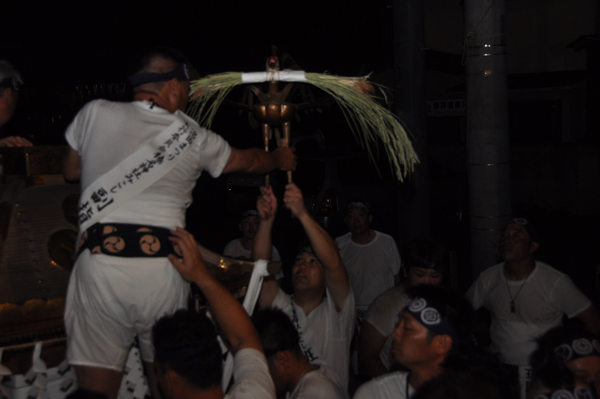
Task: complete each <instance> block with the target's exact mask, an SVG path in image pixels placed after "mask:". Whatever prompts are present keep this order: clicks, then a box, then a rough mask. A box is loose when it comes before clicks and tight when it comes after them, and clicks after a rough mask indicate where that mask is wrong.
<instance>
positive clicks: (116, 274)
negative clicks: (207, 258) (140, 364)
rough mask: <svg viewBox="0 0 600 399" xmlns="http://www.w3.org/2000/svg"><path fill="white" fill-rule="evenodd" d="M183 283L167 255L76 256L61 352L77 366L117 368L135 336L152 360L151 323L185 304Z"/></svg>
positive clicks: (143, 353) (146, 358)
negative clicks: (129, 256) (65, 342)
mask: <svg viewBox="0 0 600 399" xmlns="http://www.w3.org/2000/svg"><path fill="white" fill-rule="evenodd" d="M188 288H189V287H188V284H187V283H186V282H185V280H183V278H181V276H180V275H179V273H178V272H177V270H175V268H174V267H173V266H172V265H171V263H170V262H169V260H168V259H167V258H121V257H115V256H108V255H102V254H100V255H91V254H90V251H89V250H85V251H83V252H82V253H81V254H80V255H79V257H78V258H77V262H76V263H75V268H74V269H73V271H72V274H71V279H70V281H69V288H68V291H67V303H66V309H65V326H66V330H67V358H68V359H69V363H70V364H72V365H77V366H91V367H102V368H109V369H113V370H117V371H122V370H123V367H124V365H125V361H126V360H127V354H128V352H129V349H130V347H131V345H132V344H133V341H134V339H135V337H136V336H137V337H138V341H139V345H140V352H141V357H142V360H144V361H145V362H152V361H153V360H154V349H153V347H152V326H153V325H154V323H155V322H156V320H158V319H159V318H161V317H162V316H164V315H170V314H172V313H174V312H175V311H176V310H177V309H181V308H183V307H185V305H186V298H187V294H188Z"/></svg>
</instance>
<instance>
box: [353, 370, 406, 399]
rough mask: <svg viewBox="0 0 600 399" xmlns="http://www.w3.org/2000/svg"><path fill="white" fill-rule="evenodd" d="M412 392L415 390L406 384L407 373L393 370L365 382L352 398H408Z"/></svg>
mask: <svg viewBox="0 0 600 399" xmlns="http://www.w3.org/2000/svg"><path fill="white" fill-rule="evenodd" d="M407 391H408V397H407V396H406V392H407ZM414 393H415V390H414V389H413V387H412V386H410V384H408V373H407V372H404V371H395V372H393V373H388V374H384V375H381V376H379V377H376V378H373V379H372V380H371V381H367V382H365V383H364V384H362V385H361V386H360V387H358V390H357V391H356V393H355V394H354V397H353V399H408V398H410V397H411V396H412V395H413V394H414Z"/></svg>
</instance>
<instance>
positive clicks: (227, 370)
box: [219, 259, 269, 392]
mask: <svg viewBox="0 0 600 399" xmlns="http://www.w3.org/2000/svg"><path fill="white" fill-rule="evenodd" d="M268 264H269V262H267V261H266V260H262V259H259V260H257V261H255V262H254V269H252V276H251V277H250V282H249V283H248V288H247V289H246V296H245V297H244V303H243V304H242V306H243V307H244V309H245V310H246V313H248V315H249V316H252V311H253V310H254V306H255V305H256V301H257V300H258V296H259V294H260V290H261V288H262V282H263V279H264V278H265V277H266V276H268V275H269V272H268V271H267V265H268ZM219 342H220V343H221V349H222V350H223V352H225V351H227V347H226V346H225V344H224V343H223V341H222V340H221V337H219ZM232 375H233V355H232V354H231V352H228V353H227V360H226V361H225V366H224V368H223V379H222V386H223V392H226V391H227V387H228V386H229V382H230V381H231V376H232Z"/></svg>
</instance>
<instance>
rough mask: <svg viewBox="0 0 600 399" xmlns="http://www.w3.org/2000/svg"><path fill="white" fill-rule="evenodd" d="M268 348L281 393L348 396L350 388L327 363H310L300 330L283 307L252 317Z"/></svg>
mask: <svg viewBox="0 0 600 399" xmlns="http://www.w3.org/2000/svg"><path fill="white" fill-rule="evenodd" d="M252 322H253V323H254V326H255V327H256V330H257V331H258V335H259V336H260V341H261V344H262V345H263V348H264V350H265V356H266V357H267V363H268V364H269V372H270V373H271V377H272V378H273V382H274V383H275V389H276V391H277V393H278V394H284V393H287V394H288V395H289V396H288V399H347V398H348V394H347V393H346V389H344V388H342V385H341V384H342V383H341V381H340V380H339V377H338V376H337V374H336V373H335V372H334V371H333V370H332V369H331V368H330V367H329V366H327V365H325V364H323V363H320V362H315V363H310V362H309V361H308V360H307V359H306V358H305V357H304V354H303V353H302V351H301V350H300V338H299V336H298V331H297V330H296V328H295V327H294V325H293V324H292V321H291V320H290V318H289V317H288V316H287V315H286V314H285V313H283V312H282V311H281V310H279V309H275V308H272V309H264V310H261V311H259V312H258V313H256V314H255V315H254V316H252Z"/></svg>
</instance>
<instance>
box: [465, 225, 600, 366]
mask: <svg viewBox="0 0 600 399" xmlns="http://www.w3.org/2000/svg"><path fill="white" fill-rule="evenodd" d="M539 245H540V244H539V236H538V233H537V230H536V229H535V227H534V226H533V225H532V224H531V222H529V221H527V220H526V219H523V218H515V219H513V220H512V221H511V222H510V223H509V224H508V225H507V226H506V228H505V230H504V233H503V236H502V239H501V241H500V253H501V255H502V259H503V262H502V263H500V264H498V265H495V266H492V267H490V268H489V269H487V270H484V271H483V272H482V273H481V274H480V275H479V277H478V278H477V280H476V281H475V283H474V284H473V285H472V286H471V288H470V289H469V291H468V292H467V294H466V296H467V299H468V300H469V301H471V303H472V304H473V307H474V308H475V309H478V308H480V307H485V308H486V309H487V310H489V311H490V313H491V317H492V324H491V327H490V336H491V340H492V347H491V349H492V351H494V352H495V353H497V354H498V355H499V356H500V359H501V360H502V362H503V363H505V364H508V365H512V366H519V367H528V366H529V355H530V354H531V353H532V352H533V351H534V350H535V349H536V342H535V340H536V339H537V338H539V337H540V336H541V335H543V334H544V333H545V332H546V331H548V330H550V329H551V328H553V327H556V326H558V325H560V324H561V323H562V317H563V315H566V316H567V317H569V318H572V317H577V318H579V319H580V320H581V321H583V323H584V325H585V327H586V329H588V330H589V331H590V332H591V333H593V334H598V333H599V332H600V315H599V313H598V311H597V310H596V308H595V307H594V305H592V302H591V301H590V300H589V299H588V298H587V297H586V296H585V295H583V294H582V293H581V291H579V289H577V287H576V286H575V285H574V284H573V282H572V281H571V279H570V278H569V277H568V276H567V275H565V274H563V273H561V272H559V271H558V270H555V269H553V268H552V267H550V266H548V265H546V264H545V263H542V262H539V261H536V260H535V259H534V253H535V251H536V250H537V249H538V247H539Z"/></svg>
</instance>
